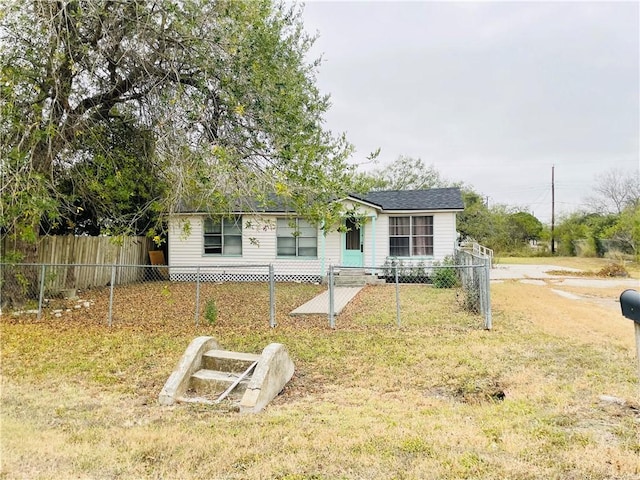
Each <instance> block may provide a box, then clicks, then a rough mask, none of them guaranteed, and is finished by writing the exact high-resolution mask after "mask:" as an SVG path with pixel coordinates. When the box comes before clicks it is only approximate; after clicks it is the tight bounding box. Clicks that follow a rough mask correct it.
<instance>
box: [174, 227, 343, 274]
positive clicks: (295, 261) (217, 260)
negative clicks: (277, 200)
mask: <svg viewBox="0 0 640 480" xmlns="http://www.w3.org/2000/svg"><path fill="white" fill-rule="evenodd" d="M276 218H278V216H269V217H256V216H253V215H243V216H242V224H243V228H242V256H237V255H229V256H227V255H205V254H204V253H203V225H204V219H205V216H204V215H199V214H193V215H180V216H179V217H178V216H176V217H172V218H171V219H170V220H169V234H168V242H169V249H168V251H169V265H170V266H172V267H181V266H183V267H194V266H200V267H207V266H208V267H218V266H234V267H237V266H242V265H269V264H273V265H274V269H275V273H276V275H280V276H296V275H297V276H305V277H306V276H321V275H324V272H323V268H326V266H328V263H327V261H328V260H325V261H324V262H323V260H322V255H323V247H324V248H325V249H326V250H325V252H326V254H327V257H328V258H331V257H334V258H335V251H334V250H335V247H334V245H333V244H334V243H336V242H332V241H331V238H325V239H323V238H321V237H322V231H320V230H318V256H317V258H310V257H300V258H279V257H278V256H277V254H276V240H277V237H276V228H275V219H276ZM185 222H188V224H189V229H188V234H186V233H185V229H184V228H183V227H184V225H185ZM247 223H250V224H251V227H249V228H246V225H247ZM323 242H324V243H325V245H324V246H323ZM338 245H339V243H338ZM325 264H326V266H325ZM188 270H189V269H187V268H185V269H182V270H181V269H179V268H176V269H174V268H172V269H171V271H172V272H176V273H182V274H184V272H187V271H188ZM256 271H258V270H256ZM262 271H264V269H263V270H262Z"/></svg>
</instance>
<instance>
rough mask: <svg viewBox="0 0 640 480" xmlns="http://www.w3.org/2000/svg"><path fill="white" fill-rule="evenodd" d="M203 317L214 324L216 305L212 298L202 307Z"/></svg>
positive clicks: (216, 316)
mask: <svg viewBox="0 0 640 480" xmlns="http://www.w3.org/2000/svg"><path fill="white" fill-rule="evenodd" d="M204 318H205V319H206V320H207V322H209V325H213V324H215V323H216V320H217V319H218V307H217V306H216V301H215V300H214V299H213V298H210V299H209V300H207V304H206V305H205V308H204Z"/></svg>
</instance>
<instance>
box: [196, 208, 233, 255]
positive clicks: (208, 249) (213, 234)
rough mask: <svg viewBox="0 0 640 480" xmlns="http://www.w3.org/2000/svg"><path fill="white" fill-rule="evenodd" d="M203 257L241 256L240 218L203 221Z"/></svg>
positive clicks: (207, 219) (206, 219)
mask: <svg viewBox="0 0 640 480" xmlns="http://www.w3.org/2000/svg"><path fill="white" fill-rule="evenodd" d="M204 254H205V255H242V217H231V218H216V219H214V218H205V219H204Z"/></svg>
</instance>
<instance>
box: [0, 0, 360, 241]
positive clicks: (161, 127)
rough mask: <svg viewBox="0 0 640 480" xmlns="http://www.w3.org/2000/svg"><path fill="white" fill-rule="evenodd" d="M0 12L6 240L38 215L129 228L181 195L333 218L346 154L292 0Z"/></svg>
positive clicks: (0, 167)
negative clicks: (329, 126)
mask: <svg viewBox="0 0 640 480" xmlns="http://www.w3.org/2000/svg"><path fill="white" fill-rule="evenodd" d="M2 15H3V16H2V25H0V32H1V33H0V35H1V38H0V48H1V50H0V61H1V67H2V73H1V75H2V77H1V78H0V89H1V92H0V93H1V100H0V101H1V104H0V111H1V112H2V118H3V121H2V122H1V125H0V158H1V162H2V163H1V164H0V173H1V174H2V190H1V195H2V198H1V200H2V206H1V208H2V210H1V211H0V227H1V228H2V232H3V235H4V236H5V237H8V238H10V239H12V240H13V244H14V246H17V247H19V246H20V244H21V242H23V241H24V240H33V239H34V238H35V237H36V235H37V233H38V230H39V228H40V227H41V225H42V224H43V223H44V224H46V225H49V226H52V227H53V228H58V229H60V228H62V229H65V228H67V229H69V228H77V227H78V225H81V224H82V222H84V223H85V224H89V225H92V226H93V227H94V228H96V229H102V228H104V226H105V225H108V226H110V227H117V229H120V230H125V229H126V227H127V226H128V227H133V230H140V229H142V228H147V227H148V226H149V221H151V220H150V219H152V218H160V217H161V216H162V215H164V214H167V213H171V212H172V211H174V210H175V209H176V208H179V206H180V205H184V204H185V202H186V203H188V204H189V205H190V206H191V207H193V208H202V209H207V210H211V211H214V212H222V213H224V212H226V211H229V210H230V209H232V208H235V207H237V206H238V205H239V204H240V203H242V202H245V204H244V205H243V206H244V207H248V206H251V207H253V208H256V207H258V208H259V205H256V203H255V201H256V199H257V201H258V203H260V202H267V201H269V200H270V199H271V198H273V196H272V195H271V194H276V196H278V197H280V198H279V201H284V202H286V203H288V204H289V205H290V207H291V208H292V209H295V210H297V211H299V212H301V213H302V214H305V215H307V216H308V217H309V218H311V219H312V220H315V221H318V222H320V221H323V220H324V221H326V222H329V223H330V222H331V220H332V219H333V218H334V217H335V215H336V213H337V212H336V211H335V208H336V206H335V204H331V202H330V200H331V199H334V198H335V197H336V196H340V195H342V194H343V192H346V191H348V190H349V189H350V187H351V185H350V183H349V179H350V173H351V171H350V168H349V167H348V166H347V164H346V163H345V159H346V157H347V156H348V155H349V153H350V151H351V147H350V145H349V144H348V143H347V142H346V140H345V139H344V137H343V136H340V137H335V136H333V135H332V134H331V132H329V131H327V130H325V128H324V127H323V123H322V122H323V114H324V113H325V112H326V110H327V109H328V107H329V100H328V98H327V97H326V96H323V95H321V94H320V92H319V91H318V89H317V88H316V85H315V73H316V70H317V67H318V62H313V63H311V64H309V63H307V60H306V55H307V52H308V50H309V48H310V46H311V45H312V43H313V38H311V37H309V36H308V35H306V34H305V32H304V30H303V25H302V20H301V11H300V8H299V7H297V6H291V5H287V4H284V3H273V2H271V1H269V0H261V1H252V2H239V1H233V0H217V1H210V0H183V1H180V2H176V1H169V0H144V1H143V0H140V1H136V0H129V1H113V0H91V1H89V0H87V1H80V0H61V1H56V2H54V1H49V0H42V1H39V0H22V1H21V0H17V1H13V2H10V3H8V4H6V5H5V7H4V11H3V14H2ZM134 184H135V185H134ZM248 199H252V201H251V202H249V200H248ZM82 212H85V217H90V218H84V217H83V215H82ZM86 212H90V213H86ZM43 219H45V222H43ZM141 219H144V220H141Z"/></svg>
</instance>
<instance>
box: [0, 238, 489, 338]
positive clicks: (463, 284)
mask: <svg viewBox="0 0 640 480" xmlns="http://www.w3.org/2000/svg"><path fill="white" fill-rule="evenodd" d="M300 270H301V272H302V273H303V274H304V273H305V269H304V266H303V265H301V268H300ZM357 270H360V271H357ZM354 271H355V273H356V275H350V274H353V273H354ZM358 276H362V277H365V281H364V283H368V284H378V285H382V284H384V285H387V286H395V289H396V294H395V304H396V305H395V307H396V309H395V310H396V323H397V325H398V326H400V325H402V324H403V318H402V315H403V313H404V310H403V307H402V300H403V295H404V292H405V290H407V287H406V285H412V284H413V285H421V286H425V287H429V288H433V289H455V290H456V297H455V298H457V299H458V302H459V303H460V304H461V305H462V306H463V307H464V308H465V309H466V310H468V311H470V312H472V313H474V314H478V315H482V316H483V318H484V327H485V328H487V329H490V328H491V302H490V292H489V261H488V259H487V258H485V257H480V256H477V255H474V254H473V253H471V252H466V251H462V250H461V251H459V252H458V253H457V254H456V257H455V259H454V260H452V261H450V262H448V263H444V264H437V263H436V264H431V265H420V266H411V265H408V266H407V265H402V264H401V263H400V262H396V263H394V262H393V261H392V262H389V263H388V264H385V265H383V266H381V267H376V268H370V267H367V268H361V269H354V268H353V267H342V266H330V267H329V269H328V272H327V275H326V276H325V277H322V276H318V275H315V274H314V275H309V276H307V275H302V277H301V278H304V279H305V280H303V281H297V283H304V282H306V283H321V282H322V283H324V284H325V285H326V287H327V290H328V292H329V302H328V305H327V310H326V312H327V314H328V317H329V325H330V326H331V327H332V328H335V318H336V312H335V308H334V306H335V300H336V299H339V295H340V292H341V291H342V290H340V289H339V287H340V286H342V285H344V283H345V282H347V283H348V282H349V280H353V279H354V278H356V277H358ZM290 277H291V276H290V273H289V272H280V273H279V272H278V269H277V266H274V265H272V264H263V265H260V264H256V265H237V266H230V265H224V266H203V265H195V266H167V265H136V264H131V265H124V264H120V265H118V264H111V265H105V264H82V265H81V264H46V263H41V264H0V313H2V312H3V311H12V312H14V313H16V312H17V313H28V314H35V315H37V318H38V319H41V318H42V315H43V311H45V310H46V311H47V312H53V311H54V310H53V304H54V303H55V302H53V301H52V299H54V300H63V299H66V300H69V299H76V298H77V297H78V295H79V294H80V292H81V291H82V294H83V295H85V294H87V292H91V293H92V295H93V296H94V297H95V298H96V300H95V302H98V303H99V304H100V305H101V306H100V308H101V309H102V310H101V311H103V312H104V315H105V319H106V323H107V324H108V325H109V326H111V325H112V323H113V319H114V315H115V313H118V312H119V313H120V316H122V315H124V314H123V313H122V312H123V311H124V310H127V312H129V313H130V314H131V315H134V314H135V307H136V305H130V304H127V305H123V302H129V303H130V302H131V300H126V299H127V298H128V295H127V292H129V293H131V292H133V293H136V292H138V293H137V294H139V295H152V296H153V295H155V296H156V297H154V298H152V299H151V303H152V304H153V302H155V303H156V304H157V305H161V304H163V303H164V304H167V301H170V302H171V303H172V304H174V303H179V304H180V305H182V308H181V310H180V311H181V313H180V314H181V315H183V314H184V313H185V312H188V311H189V309H190V311H191V312H192V313H193V318H194V321H195V323H196V324H198V323H199V322H200V321H201V318H202V317H203V316H205V318H206V314H207V311H206V309H207V308H208V307H207V299H206V298H203V293H202V292H203V288H204V286H206V285H215V284H220V283H239V282H245V283H249V282H251V283H253V284H254V285H255V286H254V287H251V288H254V289H255V288H257V289H258V290H254V291H258V292H259V295H260V296H261V298H263V299H264V300H261V301H262V302H264V303H265V307H264V308H265V310H264V312H263V313H261V315H264V316H265V317H268V318H269V325H270V326H271V327H275V326H276V304H275V293H276V283H279V282H291V278H290ZM307 277H308V278H307ZM360 280H362V279H360ZM145 285H149V287H150V288H147V287H145ZM261 285H262V286H261ZM116 287H117V288H116ZM247 288H248V287H247ZM278 288H279V287H278ZM136 289H137V290H136ZM240 290H242V287H240ZM423 292H424V291H423ZM337 297H338V298H337ZM92 301H94V300H92ZM238 301H242V299H241V298H240V299H239V300H238ZM389 301H392V300H391V299H390V300H389ZM267 302H268V308H267V306H266V303H267ZM85 303H86V302H85ZM65 308H68V306H67V307H65ZM75 308H79V307H78V306H77V305H75ZM185 309H187V310H185ZM116 316H117V315H116Z"/></svg>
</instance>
